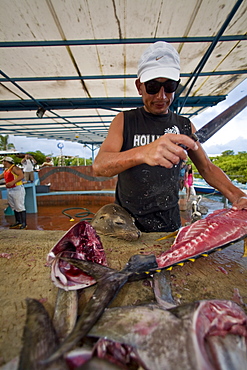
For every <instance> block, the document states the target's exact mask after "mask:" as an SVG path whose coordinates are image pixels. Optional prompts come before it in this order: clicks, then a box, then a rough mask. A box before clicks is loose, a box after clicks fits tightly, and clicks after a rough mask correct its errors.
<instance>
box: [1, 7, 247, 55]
mask: <svg viewBox="0 0 247 370" xmlns="http://www.w3.org/2000/svg"><path fill="white" fill-rule="evenodd" d="M238 1H242V0H238ZM214 39H215V37H214V36H198V37H162V38H161V37H157V38H154V37H152V38H151V37H146V38H126V39H98V40H93V39H92V40H47V41H45V40H43V41H1V42H0V48H16V47H18V48H23V47H29V48H30V47H44V46H82V45H115V44H116V45H119V44H152V43H153V42H156V41H166V42H170V43H188V42H198V43H201V42H213V41H214ZM242 40H247V35H229V36H221V37H220V38H219V41H242Z"/></svg>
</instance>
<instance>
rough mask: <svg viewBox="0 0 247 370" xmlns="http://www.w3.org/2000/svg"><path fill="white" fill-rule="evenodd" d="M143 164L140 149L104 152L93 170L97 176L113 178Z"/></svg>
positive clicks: (97, 158) (98, 157)
mask: <svg viewBox="0 0 247 370" xmlns="http://www.w3.org/2000/svg"><path fill="white" fill-rule="evenodd" d="M141 163H142V161H141V159H140V156H139V155H138V148H134V149H130V150H127V151H126V152H116V153H115V152H103V153H99V154H98V156H97V157H96V158H95V161H94V163H93V170H94V173H95V175H96V176H106V177H112V176H116V175H118V174H119V173H121V172H123V171H125V170H127V169H129V168H131V167H134V166H137V165H139V164H141Z"/></svg>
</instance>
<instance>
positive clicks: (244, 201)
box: [232, 195, 247, 211]
mask: <svg viewBox="0 0 247 370" xmlns="http://www.w3.org/2000/svg"><path fill="white" fill-rule="evenodd" d="M232 209H233V210H235V211H237V210H241V209H247V195H246V196H241V197H239V198H237V199H236V200H235V201H234V202H233V203H232Z"/></svg>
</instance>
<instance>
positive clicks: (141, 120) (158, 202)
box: [116, 107, 191, 231]
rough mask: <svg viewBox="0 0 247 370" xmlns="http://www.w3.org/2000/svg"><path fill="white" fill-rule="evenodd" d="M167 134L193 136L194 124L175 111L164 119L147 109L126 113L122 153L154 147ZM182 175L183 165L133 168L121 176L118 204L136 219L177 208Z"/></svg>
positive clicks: (118, 184)
mask: <svg viewBox="0 0 247 370" xmlns="http://www.w3.org/2000/svg"><path fill="white" fill-rule="evenodd" d="M165 133H177V134H179V133H180V134H185V135H190V134H191V124H190V121H189V120H188V119H187V118H185V117H182V116H178V115H177V114H175V113H172V112H171V111H169V113H168V114H162V115H153V114H151V113H148V112H146V111H145V109H144V108H143V107H142V108H137V109H133V110H130V111H126V112H124V141H123V146H122V149H121V152H124V151H126V150H129V149H132V148H134V147H137V146H141V145H146V144H148V143H151V142H153V141H154V140H156V139H158V138H159V137H160V136H162V135H164V134H165ZM179 172H180V164H179V165H175V166H173V168H171V169H167V168H165V167H161V166H149V165H147V164H141V165H139V166H136V167H132V168H129V169H128V170H126V171H123V172H122V173H120V174H119V175H118V183H117V189H116V202H117V203H118V204H119V205H121V206H122V207H123V208H125V209H127V210H128V211H129V212H130V213H131V214H132V215H133V217H135V218H138V217H143V216H144V218H145V216H146V215H149V216H148V217H150V214H152V213H155V212H160V211H167V210H169V209H171V208H173V207H177V205H178V199H179V195H178V192H179ZM154 231H155V230H154Z"/></svg>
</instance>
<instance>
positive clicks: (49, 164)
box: [40, 157, 54, 168]
mask: <svg viewBox="0 0 247 370" xmlns="http://www.w3.org/2000/svg"><path fill="white" fill-rule="evenodd" d="M51 166H54V163H53V161H52V160H51V158H50V157H46V159H45V162H44V163H42V165H41V166H40V168H42V167H51Z"/></svg>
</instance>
